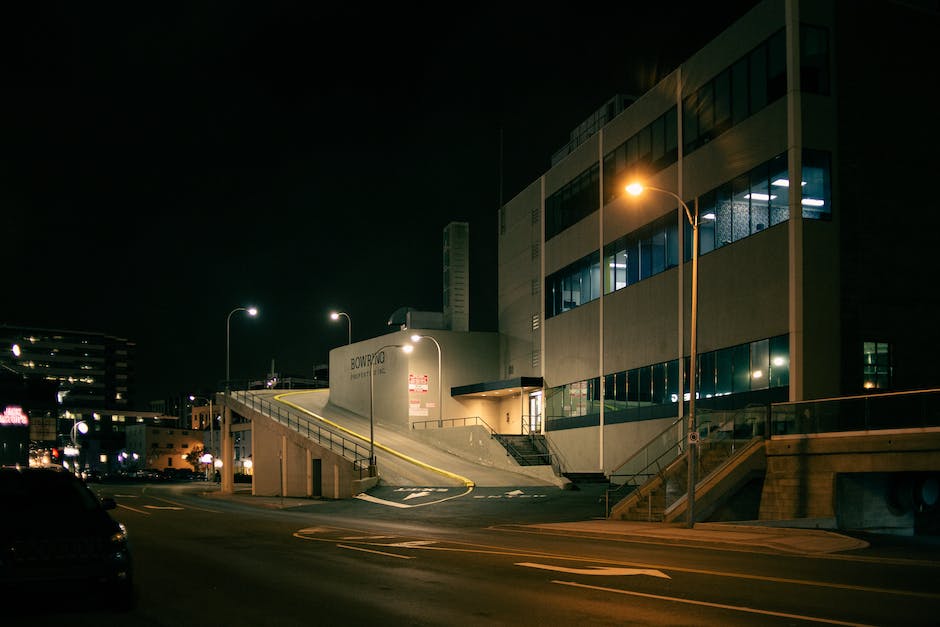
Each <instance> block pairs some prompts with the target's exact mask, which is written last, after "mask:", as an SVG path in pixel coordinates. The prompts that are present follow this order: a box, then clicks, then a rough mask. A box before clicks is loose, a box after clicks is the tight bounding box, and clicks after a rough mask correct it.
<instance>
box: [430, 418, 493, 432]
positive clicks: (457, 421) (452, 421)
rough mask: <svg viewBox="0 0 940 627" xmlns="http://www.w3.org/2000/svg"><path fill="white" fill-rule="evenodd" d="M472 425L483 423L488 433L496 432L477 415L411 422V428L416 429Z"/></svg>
mask: <svg viewBox="0 0 940 627" xmlns="http://www.w3.org/2000/svg"><path fill="white" fill-rule="evenodd" d="M474 425H483V426H484V427H486V429H487V430H488V431H489V432H490V433H496V431H495V430H494V429H493V427H491V426H489V425H488V424H486V421H485V420H483V419H482V418H480V417H479V416H467V417H466V418H445V419H443V420H419V421H416V422H413V423H411V428H412V430H415V431H416V430H418V429H440V428H445V427H466V426H474Z"/></svg>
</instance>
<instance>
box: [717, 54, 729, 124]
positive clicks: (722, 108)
mask: <svg viewBox="0 0 940 627" xmlns="http://www.w3.org/2000/svg"><path fill="white" fill-rule="evenodd" d="M714 83H715V109H714V111H715V129H716V131H717V132H718V133H720V132H721V131H723V130H725V129H726V128H728V127H729V126H730V125H731V70H725V71H724V72H722V73H721V74H719V75H718V76H716V77H715V81H714Z"/></svg>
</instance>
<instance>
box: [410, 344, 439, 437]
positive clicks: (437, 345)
mask: <svg viewBox="0 0 940 627" xmlns="http://www.w3.org/2000/svg"><path fill="white" fill-rule="evenodd" d="M424 338H427V339H429V340H431V341H432V342H434V346H436V347H437V427H438V429H441V428H443V427H444V379H443V378H442V376H441V375H442V370H441V345H440V344H438V343H437V340H435V339H434V338H433V337H431V336H430V335H418V334H417V333H416V334H414V335H412V336H411V341H412V342H415V343H418V342H420V341H421V340H423V339H424Z"/></svg>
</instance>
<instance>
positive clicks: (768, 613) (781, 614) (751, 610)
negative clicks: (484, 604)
mask: <svg viewBox="0 0 940 627" xmlns="http://www.w3.org/2000/svg"><path fill="white" fill-rule="evenodd" d="M552 583H557V584H560V585H562V586H571V587H573V588H586V589H588V590H599V591H601V592H613V593H614V594H624V595H627V596H635V597H643V598H646V599H656V600H658V601H673V602H675V603H685V604H687V605H701V606H704V607H714V608H718V609H721V610H732V611H734V612H747V613H749V614H761V615H763V616H779V617H781V618H793V619H796V620H804V621H807V622H813V623H826V624H827V625H847V626H848V627H872V626H871V625H868V624H867V623H850V622H847V621H842V620H832V619H828V618H819V617H816V616H804V615H802V614H789V613H787V612H774V611H772V610H759V609H756V608H753V607H744V606H741V605H725V604H724V603H710V602H708V601H693V600H692V599H679V598H676V597H666V596H661V595H658V594H647V593H645V592H634V591H632V590H620V589H619V588H605V587H603V586H589V585H586V584H583V583H578V582H576V581H558V580H557V579H556V580H553V581H552Z"/></svg>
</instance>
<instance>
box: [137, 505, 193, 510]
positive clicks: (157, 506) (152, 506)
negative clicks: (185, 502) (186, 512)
mask: <svg viewBox="0 0 940 627" xmlns="http://www.w3.org/2000/svg"><path fill="white" fill-rule="evenodd" d="M144 507H146V508H147V509H172V510H175V511H179V512H181V511H183V508H182V507H169V506H166V505H144Z"/></svg>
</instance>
